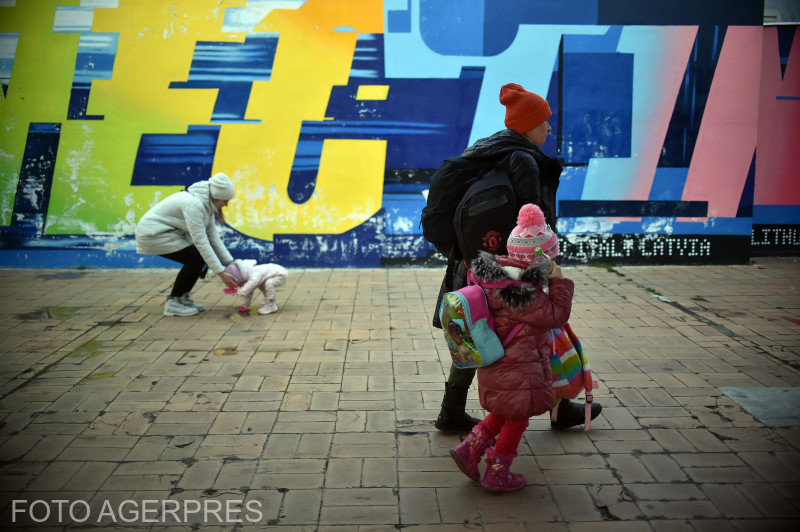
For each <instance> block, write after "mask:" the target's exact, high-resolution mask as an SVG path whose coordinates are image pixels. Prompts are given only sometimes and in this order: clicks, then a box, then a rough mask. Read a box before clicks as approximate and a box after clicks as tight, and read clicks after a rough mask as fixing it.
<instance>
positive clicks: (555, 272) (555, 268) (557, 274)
mask: <svg viewBox="0 0 800 532" xmlns="http://www.w3.org/2000/svg"><path fill="white" fill-rule="evenodd" d="M553 277H563V275H561V266H559V265H558V264H556V263H555V262H554V263H553V271H551V272H550V275H549V276H548V277H547V278H548V279H552V278H553Z"/></svg>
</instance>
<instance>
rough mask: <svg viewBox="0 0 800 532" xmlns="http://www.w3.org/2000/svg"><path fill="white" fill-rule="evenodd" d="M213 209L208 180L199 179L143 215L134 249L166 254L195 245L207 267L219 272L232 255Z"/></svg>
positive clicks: (231, 258)
mask: <svg viewBox="0 0 800 532" xmlns="http://www.w3.org/2000/svg"><path fill="white" fill-rule="evenodd" d="M215 212H216V210H215V208H214V203H213V202H212V199H211V193H210V189H209V185H208V181H198V182H197V183H194V184H192V185H191V186H190V187H189V188H188V189H187V190H185V191H181V192H176V193H175V194H172V195H171V196H168V197H166V198H164V199H163V200H161V201H160V202H159V203H157V204H156V205H155V206H154V207H153V208H152V209H150V210H149V211H147V212H146V213H145V215H144V216H142V219H141V220H139V223H138V224H137V225H136V251H137V252H138V253H143V254H147V255H166V254H168V253H175V252H176V251H180V250H182V249H184V248H186V247H188V246H191V245H192V244H194V246H195V247H196V248H197V251H199V252H200V255H201V256H202V257H203V260H204V261H205V262H206V264H208V267H209V269H210V270H211V271H212V272H214V273H216V274H220V273H222V272H223V271H225V266H224V265H225V264H228V263H229V262H231V261H232V260H233V256H232V255H231V254H230V252H229V251H228V249H227V248H226V247H225V244H223V243H222V239H221V238H220V237H219V232H218V231H217V223H216V220H215V219H214V213H215Z"/></svg>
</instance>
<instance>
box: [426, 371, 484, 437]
mask: <svg viewBox="0 0 800 532" xmlns="http://www.w3.org/2000/svg"><path fill="white" fill-rule="evenodd" d="M467 393H469V388H465V389H463V390H459V389H458V388H453V387H451V386H450V385H449V384H447V383H445V385H444V399H443V400H442V410H441V411H440V412H439V417H438V418H437V419H436V423H434V426H435V427H436V428H437V429H439V430H441V431H444V432H469V431H471V430H472V427H474V426H475V425H477V424H478V423H480V422H481V420H480V419H476V418H474V417H472V416H470V415H469V414H467V413H466V412H465V410H464V408H465V406H466V404H467Z"/></svg>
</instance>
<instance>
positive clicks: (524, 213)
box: [517, 203, 544, 227]
mask: <svg viewBox="0 0 800 532" xmlns="http://www.w3.org/2000/svg"><path fill="white" fill-rule="evenodd" d="M517 225H518V226H520V227H531V226H534V225H536V226H542V227H543V226H544V213H543V212H542V209H540V208H539V206H538V205H534V204H533V203H526V204H525V205H523V206H522V208H521V209H520V210H519V216H518V217H517Z"/></svg>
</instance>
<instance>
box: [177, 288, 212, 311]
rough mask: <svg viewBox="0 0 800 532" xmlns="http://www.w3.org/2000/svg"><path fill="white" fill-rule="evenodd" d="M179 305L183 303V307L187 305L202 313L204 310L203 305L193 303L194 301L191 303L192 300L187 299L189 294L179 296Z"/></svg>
mask: <svg viewBox="0 0 800 532" xmlns="http://www.w3.org/2000/svg"><path fill="white" fill-rule="evenodd" d="M181 303H183V304H184V305H189V306H190V307H194V308H196V309H197V310H199V311H200V312H203V311H204V310H205V309H206V306H205V305H201V304H200V303H195V302H194V301H192V298H191V297H189V292H186V293H185V294H183V295H182V296H181Z"/></svg>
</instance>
